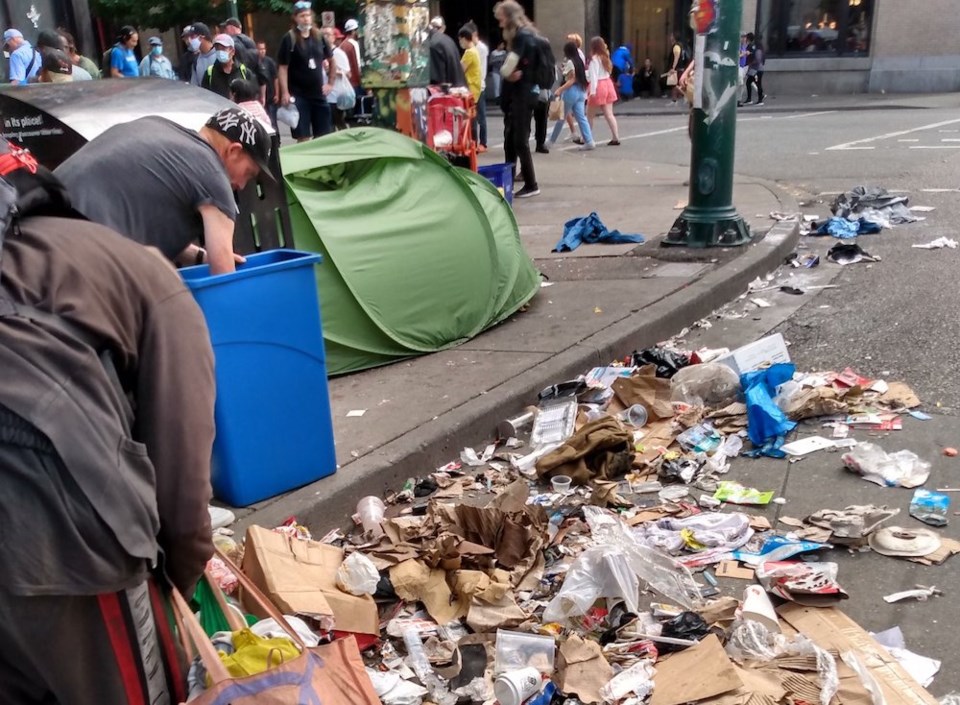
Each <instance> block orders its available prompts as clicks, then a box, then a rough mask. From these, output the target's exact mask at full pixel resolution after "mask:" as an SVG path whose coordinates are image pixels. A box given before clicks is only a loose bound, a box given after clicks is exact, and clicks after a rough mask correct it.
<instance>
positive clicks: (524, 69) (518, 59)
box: [493, 0, 540, 198]
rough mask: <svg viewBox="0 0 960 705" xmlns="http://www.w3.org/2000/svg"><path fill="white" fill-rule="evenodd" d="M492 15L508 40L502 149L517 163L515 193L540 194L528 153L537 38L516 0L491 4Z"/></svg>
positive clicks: (535, 90)
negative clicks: (520, 182)
mask: <svg viewBox="0 0 960 705" xmlns="http://www.w3.org/2000/svg"><path fill="white" fill-rule="evenodd" d="M493 15H494V17H495V18H496V20H497V23H498V24H499V25H500V30H501V31H502V33H503V38H504V40H505V41H506V42H507V51H508V53H507V58H506V60H505V61H504V62H503V66H502V67H501V69H500V74H501V75H502V76H503V79H504V80H503V95H502V96H501V106H502V108H503V122H504V130H503V133H504V134H503V142H504V152H505V153H506V159H507V162H508V163H509V164H516V163H517V162H518V161H519V162H520V178H521V179H522V180H523V188H522V189H520V190H519V191H517V192H515V193H514V196H516V197H517V198H530V197H532V196H539V195H540V187H539V186H538V185H537V174H536V172H535V171H534V168H533V156H532V155H531V154H530V120H531V119H532V118H533V107H534V105H535V103H536V102H537V101H538V100H539V95H540V86H538V85H537V82H536V80H535V77H534V75H533V74H534V69H535V67H536V61H537V39H538V37H537V34H536V33H535V31H534V30H533V28H532V27H531V24H530V20H529V19H527V15H526V12H525V11H524V9H523V6H522V5H521V4H520V3H519V2H517V1H516V0H501V1H500V2H498V3H497V4H496V5H494V7H493Z"/></svg>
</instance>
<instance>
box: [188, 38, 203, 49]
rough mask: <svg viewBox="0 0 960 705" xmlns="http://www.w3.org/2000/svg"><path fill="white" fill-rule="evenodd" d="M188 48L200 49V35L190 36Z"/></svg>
mask: <svg viewBox="0 0 960 705" xmlns="http://www.w3.org/2000/svg"><path fill="white" fill-rule="evenodd" d="M187 49H189V50H190V51H200V37H190V39H189V40H188V41H187Z"/></svg>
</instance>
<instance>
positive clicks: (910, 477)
mask: <svg viewBox="0 0 960 705" xmlns="http://www.w3.org/2000/svg"><path fill="white" fill-rule="evenodd" d="M843 465H844V467H846V468H847V469H848V470H850V471H851V472H855V473H857V474H858V475H861V476H862V477H863V479H864V480H867V481H869V482H872V483H874V484H876V485H880V486H881V487H911V488H912V487H919V486H920V485H922V484H923V483H924V482H926V481H927V478H929V477H930V463H928V462H926V461H925V460H920V457H919V456H918V455H917V454H916V453H913V452H911V451H909V450H900V451H897V452H896V453H887V452H886V451H885V450H883V448H881V447H880V446H878V445H875V444H873V443H860V444H858V445H857V447H856V448H852V449H851V450H850V451H848V452H846V453H844V454H843Z"/></svg>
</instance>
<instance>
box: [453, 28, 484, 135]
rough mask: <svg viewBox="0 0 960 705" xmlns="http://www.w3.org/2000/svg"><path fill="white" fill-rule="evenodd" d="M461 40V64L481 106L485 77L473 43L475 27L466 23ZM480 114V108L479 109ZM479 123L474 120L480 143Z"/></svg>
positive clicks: (474, 131) (476, 100) (461, 32)
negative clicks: (482, 74) (483, 77)
mask: <svg viewBox="0 0 960 705" xmlns="http://www.w3.org/2000/svg"><path fill="white" fill-rule="evenodd" d="M457 38H458V39H459V40H460V48H461V49H463V56H462V57H461V58H460V65H461V66H463V75H464V78H465V79H466V81H467V88H468V89H469V90H470V95H471V96H473V101H474V103H475V104H476V105H477V106H479V105H480V101H482V100H483V89H482V85H483V79H482V78H481V68H480V52H479V51H477V47H476V45H475V44H474V43H473V29H472V28H471V27H468V26H467V25H464V26H463V27H461V28H460V32H459V33H458V34H457ZM477 114H479V108H478V110H477ZM479 127H480V126H479V123H478V120H477V119H476V118H474V120H473V128H472V129H473V140H474V142H477V143H478V144H479V141H480V139H479V134H478V131H479Z"/></svg>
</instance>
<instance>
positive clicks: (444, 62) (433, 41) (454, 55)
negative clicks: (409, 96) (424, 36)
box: [427, 17, 467, 86]
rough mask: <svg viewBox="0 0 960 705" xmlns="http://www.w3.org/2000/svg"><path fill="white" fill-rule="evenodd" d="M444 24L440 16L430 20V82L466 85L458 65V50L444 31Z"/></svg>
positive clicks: (460, 67) (432, 83)
mask: <svg viewBox="0 0 960 705" xmlns="http://www.w3.org/2000/svg"><path fill="white" fill-rule="evenodd" d="M445 28H446V25H445V23H444V21H443V18H442V17H434V18H433V19H432V20H430V39H429V40H428V42H427V44H428V46H429V48H430V84H431V85H434V86H441V85H443V84H445V83H448V84H450V85H451V86H466V85H467V80H466V78H465V77H464V75H463V67H462V66H461V65H460V51H459V50H458V49H457V45H456V44H455V43H454V41H453V39H452V38H451V37H450V36H449V35H447V34H446V33H445V32H444V29H445Z"/></svg>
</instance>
